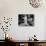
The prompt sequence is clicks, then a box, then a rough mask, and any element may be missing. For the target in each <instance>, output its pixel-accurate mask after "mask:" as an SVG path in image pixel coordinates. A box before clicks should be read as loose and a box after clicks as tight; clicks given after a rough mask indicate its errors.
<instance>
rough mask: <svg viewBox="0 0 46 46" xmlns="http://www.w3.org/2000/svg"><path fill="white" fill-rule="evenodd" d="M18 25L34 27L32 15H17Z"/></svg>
mask: <svg viewBox="0 0 46 46" xmlns="http://www.w3.org/2000/svg"><path fill="white" fill-rule="evenodd" d="M18 25H19V26H34V14H19V15H18Z"/></svg>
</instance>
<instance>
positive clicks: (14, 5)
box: [0, 0, 46, 40]
mask: <svg viewBox="0 0 46 46" xmlns="http://www.w3.org/2000/svg"><path fill="white" fill-rule="evenodd" d="M45 12H46V6H44V5H43V7H40V8H33V7H31V6H30V4H29V1H28V0H0V19H1V17H4V16H6V17H12V18H13V22H12V26H11V29H10V31H8V33H10V34H11V35H12V36H13V37H15V38H16V39H17V40H27V39H29V37H32V36H33V35H34V34H36V35H37V38H38V39H39V40H45V34H46V33H45V28H44V27H45V21H44V20H45V16H44V15H46V13H45ZM18 14H34V15H35V25H34V27H19V26H18ZM2 33H3V31H0V35H2ZM44 33H45V34H44ZM3 34H4V33H3ZM0 39H4V37H2V36H0Z"/></svg>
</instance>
